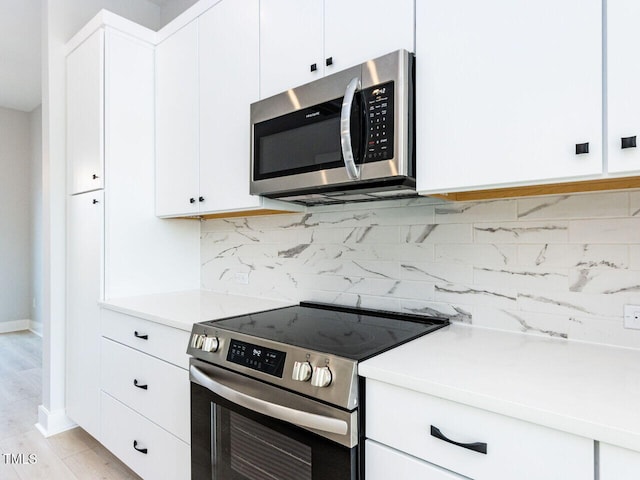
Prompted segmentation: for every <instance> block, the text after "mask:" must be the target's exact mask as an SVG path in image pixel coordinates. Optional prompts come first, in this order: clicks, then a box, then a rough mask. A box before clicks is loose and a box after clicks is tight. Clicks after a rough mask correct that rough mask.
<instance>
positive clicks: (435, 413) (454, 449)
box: [366, 379, 594, 480]
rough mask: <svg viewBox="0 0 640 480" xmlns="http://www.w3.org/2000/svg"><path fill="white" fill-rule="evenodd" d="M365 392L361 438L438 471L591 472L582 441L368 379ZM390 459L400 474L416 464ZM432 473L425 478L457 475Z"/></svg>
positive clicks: (508, 474)
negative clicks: (365, 438) (364, 424)
mask: <svg viewBox="0 0 640 480" xmlns="http://www.w3.org/2000/svg"><path fill="white" fill-rule="evenodd" d="M366 389H367V390H366V391H367V396H366V408H367V416H366V432H367V433H366V434H367V438H368V439H370V440H374V441H375V442H377V443H379V444H382V445H385V446H387V447H389V448H391V449H394V450H397V451H399V452H403V453H404V454H408V455H410V456H412V457H415V458H417V459H421V460H423V461H425V462H428V463H430V464H433V465H435V466H437V467H438V468H439V469H445V470H448V471H451V472H455V473H457V474H459V475H463V476H465V477H470V478H473V479H475V480H482V479H487V480H511V479H514V478H518V479H530V480H539V479H543V478H544V479H545V480H550V479H557V480H566V479H569V478H571V479H574V478H575V479H588V478H592V477H593V468H594V467H593V465H594V454H593V452H594V448H593V441H592V440H590V439H588V438H583V437H579V436H576V435H571V434H568V433H564V432H560V431H558V430H553V429H550V428H546V427H542V426H539V425H534V424H532V423H527V422H523V421H521V420H516V419H514V418H510V417H506V416H503V415H498V414H495V413H491V412H487V411H485V410H480V409H477V408H473V407H469V406H466V405H462V404H459V403H456V402H451V401H448V400H444V399H441V398H437V397H433V396H431V395H426V394H422V393H419V392H416V391H413V390H408V389H404V388H400V387H396V386H393V385H390V384H387V383H382V382H378V381H375V380H370V379H368V380H367V384H366ZM372 447H373V448H375V446H373V445H371V446H369V447H368V448H372ZM389 461H390V462H395V463H397V464H398V465H397V468H398V470H399V471H401V470H402V469H404V468H416V469H419V468H420V467H418V466H417V465H416V466H407V465H408V463H407V460H406V458H405V457H403V456H389ZM409 464H411V465H413V462H409ZM368 465H370V466H371V467H372V468H373V466H375V463H374V462H371V463H368ZM386 468H387V470H389V471H390V470H393V469H394V468H395V467H394V466H391V465H390V466H387V467H386ZM424 469H425V471H426V470H427V469H428V468H427V466H424ZM435 470H436V471H437V474H434V476H433V477H429V476H427V477H425V478H438V479H439V478H457V477H455V476H450V477H447V476H443V475H444V473H442V472H441V471H440V470H438V469H435ZM367 475H369V471H367ZM373 475H374V477H373V478H376V477H375V474H373ZM438 475H440V476H438ZM367 478H369V477H367ZM380 478H382V477H380Z"/></svg>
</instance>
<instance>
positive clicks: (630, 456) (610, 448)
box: [598, 443, 640, 480]
mask: <svg viewBox="0 0 640 480" xmlns="http://www.w3.org/2000/svg"><path fill="white" fill-rule="evenodd" d="M638 472H640V452H634V451H633V450H627V449H626V448H621V447H616V446H614V445H608V444H606V443H601V444H600V476H599V477H598V478H600V480H636V479H637V478H638Z"/></svg>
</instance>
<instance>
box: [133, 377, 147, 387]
mask: <svg viewBox="0 0 640 480" xmlns="http://www.w3.org/2000/svg"><path fill="white" fill-rule="evenodd" d="M133 385H134V386H135V387H138V388H141V389H143V390H146V389H148V388H149V385H141V384H139V383H138V379H137V378H134V379H133Z"/></svg>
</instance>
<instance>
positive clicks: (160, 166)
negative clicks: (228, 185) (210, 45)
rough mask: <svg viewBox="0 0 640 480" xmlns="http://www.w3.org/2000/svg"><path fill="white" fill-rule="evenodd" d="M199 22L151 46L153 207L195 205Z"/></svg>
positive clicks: (170, 210)
mask: <svg viewBox="0 0 640 480" xmlns="http://www.w3.org/2000/svg"><path fill="white" fill-rule="evenodd" d="M198 102H199V95H198V22H197V20H196V21H193V22H191V23H189V24H188V25H186V26H185V27H183V28H182V29H181V30H179V31H178V32H176V33H175V34H173V35H172V36H170V37H169V38H167V39H166V40H165V41H163V42H162V43H161V44H160V45H158V46H157V48H156V182H157V183H156V212H157V214H158V215H159V216H171V215H185V214H189V213H192V212H194V211H195V212H197V211H198V207H197V203H198V188H199V187H198V165H199V153H198V112H199V103H198Z"/></svg>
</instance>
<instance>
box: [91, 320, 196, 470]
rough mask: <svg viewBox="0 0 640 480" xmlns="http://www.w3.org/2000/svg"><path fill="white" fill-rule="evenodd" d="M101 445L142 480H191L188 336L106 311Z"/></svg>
mask: <svg viewBox="0 0 640 480" xmlns="http://www.w3.org/2000/svg"><path fill="white" fill-rule="evenodd" d="M101 330H102V335H103V338H102V340H101V352H100V353H101V358H102V366H101V375H100V388H101V417H102V427H101V428H102V438H101V441H102V443H103V444H104V445H105V446H106V447H107V448H108V449H109V450H111V451H112V452H113V453H115V454H116V455H117V456H118V458H120V459H121V460H122V461H123V462H125V463H126V464H127V465H128V466H129V467H130V468H131V469H133V470H134V471H135V472H136V473H138V474H139V475H141V476H142V477H143V478H170V479H188V478H190V471H191V463H190V458H191V457H190V448H189V444H190V442H191V433H190V431H191V423H190V412H191V408H190V397H189V392H190V388H189V385H190V384H189V372H188V370H187V367H188V357H187V355H186V354H185V345H187V344H188V340H189V332H187V331H185V330H180V329H177V328H172V327H168V326H166V325H161V324H158V323H155V322H150V321H148V320H145V319H142V318H137V317H133V316H131V315H125V314H122V313H119V312H114V311H111V310H107V309H103V310H102V322H101Z"/></svg>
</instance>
